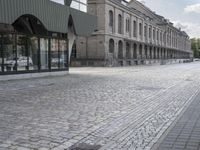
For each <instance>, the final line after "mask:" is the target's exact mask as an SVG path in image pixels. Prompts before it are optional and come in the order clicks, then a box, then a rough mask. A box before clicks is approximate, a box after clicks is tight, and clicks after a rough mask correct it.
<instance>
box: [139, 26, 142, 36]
mask: <svg viewBox="0 0 200 150" xmlns="http://www.w3.org/2000/svg"><path fill="white" fill-rule="evenodd" d="M139 35H140V36H142V23H140V24H139Z"/></svg>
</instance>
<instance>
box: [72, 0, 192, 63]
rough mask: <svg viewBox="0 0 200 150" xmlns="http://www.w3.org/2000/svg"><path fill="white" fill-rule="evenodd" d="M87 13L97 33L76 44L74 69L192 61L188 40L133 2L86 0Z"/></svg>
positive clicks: (81, 39) (184, 35) (170, 25)
mask: <svg viewBox="0 0 200 150" xmlns="http://www.w3.org/2000/svg"><path fill="white" fill-rule="evenodd" d="M88 13H90V14H92V15H96V16H97V20H98V21H97V26H98V27H97V31H96V32H95V33H93V34H92V36H90V37H87V38H82V37H79V38H78V39H77V40H76V45H74V48H73V58H74V59H73V61H72V65H74V66H84V65H93V66H121V65H134V64H149V63H156V62H157V63H158V62H159V63H160V62H161V63H167V62H168V61H173V60H178V59H181V60H183V59H190V58H192V57H193V53H192V51H191V43H190V39H189V36H188V35H187V34H186V33H185V32H184V31H182V30H181V29H178V28H176V27H174V26H173V23H171V22H170V21H169V20H167V19H165V18H164V17H162V16H159V15H157V14H156V13H155V12H153V11H151V10H150V9H149V8H147V7H146V6H145V5H143V4H142V3H140V2H138V1H136V0H131V1H130V2H126V1H124V0H88Z"/></svg>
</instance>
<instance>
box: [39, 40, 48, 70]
mask: <svg viewBox="0 0 200 150" xmlns="http://www.w3.org/2000/svg"><path fill="white" fill-rule="evenodd" d="M48 62H49V41H48V39H47V38H41V39H40V69H41V70H46V69H48V68H49V63H48Z"/></svg>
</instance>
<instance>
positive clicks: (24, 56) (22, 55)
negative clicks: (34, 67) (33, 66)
mask: <svg viewBox="0 0 200 150" xmlns="http://www.w3.org/2000/svg"><path fill="white" fill-rule="evenodd" d="M26 45H27V37H26V36H25V35H17V70H18V71H23V70H28V49H27V46H26Z"/></svg>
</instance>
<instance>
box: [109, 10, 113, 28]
mask: <svg viewBox="0 0 200 150" xmlns="http://www.w3.org/2000/svg"><path fill="white" fill-rule="evenodd" d="M113 26H114V18H113V11H112V10H110V11H109V27H110V29H111V31H113Z"/></svg>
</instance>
